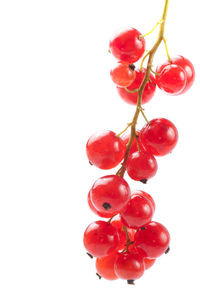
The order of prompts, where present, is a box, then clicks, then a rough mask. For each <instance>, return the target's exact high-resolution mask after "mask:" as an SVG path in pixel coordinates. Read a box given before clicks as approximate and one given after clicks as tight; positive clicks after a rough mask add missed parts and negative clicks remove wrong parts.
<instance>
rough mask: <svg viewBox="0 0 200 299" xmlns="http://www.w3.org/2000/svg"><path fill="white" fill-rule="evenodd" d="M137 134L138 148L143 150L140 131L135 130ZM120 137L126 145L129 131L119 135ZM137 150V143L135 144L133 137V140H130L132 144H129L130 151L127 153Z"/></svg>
mask: <svg viewBox="0 0 200 299" xmlns="http://www.w3.org/2000/svg"><path fill="white" fill-rule="evenodd" d="M137 136H138V143H139V147H140V150H143V146H142V144H141V142H140V132H139V131H137ZM121 139H122V140H123V142H124V143H125V144H126V145H127V144H128V142H129V139H130V133H129V132H126V133H124V134H123V135H122V136H121ZM137 151H138V145H137V141H136V138H134V140H133V142H132V145H131V149H130V153H129V154H132V153H135V152H137Z"/></svg>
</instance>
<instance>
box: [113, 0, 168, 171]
mask: <svg viewBox="0 0 200 299" xmlns="http://www.w3.org/2000/svg"><path fill="white" fill-rule="evenodd" d="M168 6H169V0H165V6H164V10H163V15H162V20H163V22H162V23H161V24H160V30H159V34H158V38H157V40H156V42H155V44H154V46H153V47H152V49H151V50H150V51H149V52H148V53H147V54H146V55H145V56H146V57H147V56H149V58H148V64H147V68H146V73H145V76H144V79H143V81H142V83H141V85H140V88H139V90H138V98H137V106H136V111H135V114H134V117H133V120H132V125H131V134H130V139H129V142H128V144H127V149H126V154H125V157H124V161H123V163H122V166H121V168H120V169H119V170H118V172H117V173H116V174H117V175H118V176H121V177H123V176H124V173H125V171H126V161H127V159H128V156H129V153H130V149H131V145H132V143H133V140H134V138H135V137H136V133H135V132H136V124H137V120H138V116H139V114H140V112H141V106H142V95H143V91H144V88H145V86H146V83H147V82H148V80H149V75H150V72H151V67H152V64H153V58H154V55H155V53H156V51H157V49H158V47H159V46H160V43H161V42H162V41H163V38H164V31H165V23H166V18H167V11H168Z"/></svg>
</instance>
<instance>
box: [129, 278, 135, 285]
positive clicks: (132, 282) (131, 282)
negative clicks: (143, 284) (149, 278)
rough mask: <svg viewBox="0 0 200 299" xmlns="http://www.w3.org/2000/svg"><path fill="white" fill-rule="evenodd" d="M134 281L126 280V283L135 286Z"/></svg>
mask: <svg viewBox="0 0 200 299" xmlns="http://www.w3.org/2000/svg"><path fill="white" fill-rule="evenodd" d="M134 281H135V280H133V279H129V280H127V283H128V284H132V285H135V284H134Z"/></svg>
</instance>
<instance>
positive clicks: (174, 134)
mask: <svg viewBox="0 0 200 299" xmlns="http://www.w3.org/2000/svg"><path fill="white" fill-rule="evenodd" d="M140 140H141V143H142V145H143V147H144V148H145V149H146V151H147V152H149V153H151V154H152V155H155V156H164V155H167V154H168V153H170V152H171V151H172V150H173V149H174V147H175V146H176V143H177V141H178V131H177V129H176V127H175V126H174V124H173V123H172V122H171V121H169V120H167V119H165V118H156V119H153V120H151V122H150V124H147V125H146V126H145V127H144V128H143V129H142V131H141V134H140Z"/></svg>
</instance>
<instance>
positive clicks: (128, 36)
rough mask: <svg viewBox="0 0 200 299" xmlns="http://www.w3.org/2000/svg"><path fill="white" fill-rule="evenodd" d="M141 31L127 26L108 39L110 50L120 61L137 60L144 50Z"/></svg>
mask: <svg viewBox="0 0 200 299" xmlns="http://www.w3.org/2000/svg"><path fill="white" fill-rule="evenodd" d="M140 36H141V33H140V32H139V31H138V30H136V29H134V28H128V29H127V30H123V31H121V32H119V33H117V34H116V35H115V36H114V37H113V38H112V39H111V41H110V51H111V52H112V54H113V55H114V56H115V58H117V59H118V60H120V61H125V62H128V63H133V62H136V61H137V60H139V59H140V58H141V57H142V55H143V54H144V51H145V39H144V38H140Z"/></svg>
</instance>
